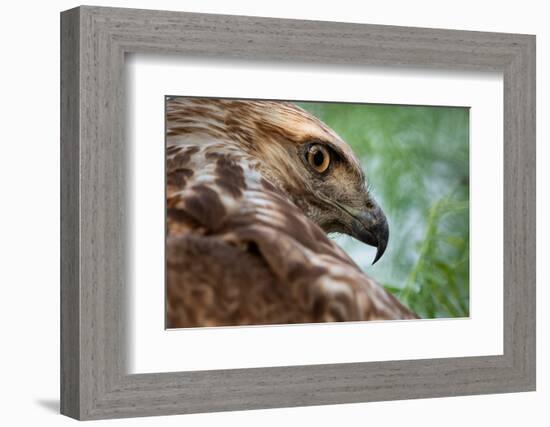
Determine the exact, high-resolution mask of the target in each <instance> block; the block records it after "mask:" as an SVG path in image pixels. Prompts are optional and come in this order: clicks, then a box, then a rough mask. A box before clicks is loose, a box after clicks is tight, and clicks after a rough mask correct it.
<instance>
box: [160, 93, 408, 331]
mask: <svg viewBox="0 0 550 427" xmlns="http://www.w3.org/2000/svg"><path fill="white" fill-rule="evenodd" d="M166 129H167V148H166V174H167V181H166V183H167V189H166V191H167V241H166V253H167V323H168V327H171V328H182V327H196V326H230V325H250V324H282V323H313V322H330V321H358V320H375V319H405V318H414V317H415V315H414V313H412V312H410V311H409V310H408V309H407V308H406V307H404V306H403V305H402V304H401V303H400V302H399V301H398V300H397V299H396V298H394V297H393V296H392V295H391V294H389V293H388V292H387V291H386V290H384V288H383V287H381V286H380V285H379V284H378V283H376V282H375V281H374V280H373V279H371V278H370V277H368V276H367V275H365V274H364V273H363V272H362V271H361V270H360V268H359V267H358V266H357V265H356V264H355V263H354V262H353V261H352V260H351V259H350V257H349V256H348V255H347V254H346V253H345V252H344V251H343V250H342V249H341V248H340V247H339V246H338V245H337V244H335V243H334V242H333V241H332V240H330V239H329V238H328V237H327V235H326V231H332V230H331V229H330V227H331V226H330V225H326V226H325V227H324V228H325V230H324V229H323V228H322V226H321V225H322V224H325V223H326V224H330V223H331V222H330V221H328V220H326V221H325V217H323V214H325V216H326V215H328V213H326V212H325V211H324V210H330V209H334V207H333V206H332V204H331V203H329V205H330V206H328V205H327V204H326V202H323V201H322V200H323V199H326V198H328V199H330V195H329V194H327V192H326V191H324V192H323V191H321V190H319V189H318V188H316V180H317V179H319V177H316V176H314V175H312V174H311V173H310V172H308V170H307V169H306V167H305V166H304V162H303V160H301V157H300V155H299V154H300V150H302V149H303V147H304V145H305V144H307V143H308V141H327V144H329V143H330V144H331V147H333V149H334V150H335V152H336V150H338V151H337V152H338V155H339V156H341V157H339V158H341V159H344V158H345V163H344V162H342V164H341V165H340V169H341V170H340V174H341V175H340V178H339V179H342V177H344V176H345V177H346V179H348V180H351V181H353V182H356V183H357V186H358V187H357V188H359V189H360V191H362V192H364V191H365V187H364V175H363V172H362V171H361V168H360V165H359V162H358V161H357V160H356V158H355V157H354V155H353V152H352V151H351V149H350V148H349V146H348V145H347V144H345V142H343V141H342V140H341V139H340V138H339V137H338V136H337V135H336V134H335V133H334V132H333V131H332V130H331V129H329V128H328V127H327V126H326V125H325V124H323V123H322V122H320V121H319V120H317V119H316V118H314V117H313V116H311V115H309V114H308V113H306V112H305V111H303V110H301V109H299V108H298V107H296V106H295V105H293V104H290V103H282V102H271V101H237V100H219V99H202V98H169V99H168V100H167V123H166ZM331 149H332V148H331ZM336 171H337V170H336V169H335V171H334V172H333V173H336ZM336 176H338V175H336ZM312 177H314V178H312ZM332 179H337V178H334V177H332ZM323 180H324V181H323V182H321V181H319V182H318V183H317V184H318V185H325V184H326V181H327V178H326V177H325V178H323ZM340 184H345V183H343V182H342V183H340ZM333 187H334V188H338V186H333ZM331 188H332V187H331ZM335 191H336V192H337V193H338V197H340V199H343V200H348V199H349V200H352V199H353V197H352V196H353V195H347V196H345V195H344V196H342V195H341V194H340V192H341V190H335ZM335 197H336V196H335ZM346 197H347V199H346ZM319 199H320V200H319ZM335 200H336V199H335ZM350 203H351V202H350ZM323 209H324V210H323ZM327 212H328V211H327ZM338 215H343V214H341V213H338ZM323 221H324V222H323ZM327 221H328V222H327ZM332 222H335V221H332ZM336 222H337V221H336ZM342 222H345V221H344V220H342ZM319 223H321V224H319ZM327 228H328V230H327Z"/></svg>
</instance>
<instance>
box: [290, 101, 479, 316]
mask: <svg viewBox="0 0 550 427" xmlns="http://www.w3.org/2000/svg"><path fill="white" fill-rule="evenodd" d="M297 104H298V105H300V106H301V107H302V108H304V109H306V110H308V111H309V112H311V113H312V114H314V115H315V116H317V117H319V118H320V119H321V120H322V121H323V122H325V123H326V124H327V125H329V126H330V127H331V128H332V129H334V130H335V131H336V132H337V133H338V134H339V135H340V136H341V137H342V138H343V139H344V140H345V141H346V142H347V143H348V144H349V145H351V147H352V148H353V150H354V152H355V154H356V155H357V156H358V158H359V159H360V161H361V164H362V165H363V169H364V171H365V173H366V175H367V179H368V181H369V186H370V188H371V189H372V192H373V193H374V196H375V199H376V200H377V201H378V202H379V204H380V205H381V206H382V209H383V210H384V212H385V213H386V216H387V217H388V222H389V226H390V240H389V244H388V248H387V250H386V253H385V254H384V256H383V257H382V259H381V260H380V261H378V263H376V264H375V265H374V266H372V265H371V262H372V259H373V258H374V253H375V249H374V248H370V247H368V246H366V245H364V244H363V243H361V242H358V241H356V240H354V239H353V238H351V237H349V236H340V235H338V236H332V237H333V238H334V239H335V240H336V241H337V242H338V243H339V244H340V245H341V246H342V247H343V248H344V249H345V250H346V251H347V252H348V254H350V255H351V256H352V258H353V259H354V260H355V261H356V262H357V264H359V266H360V267H361V268H362V269H363V270H364V271H365V272H366V273H367V274H369V275H370V276H372V277H374V278H375V279H376V280H377V281H378V282H380V283H381V284H383V285H384V286H385V287H386V288H387V289H388V290H390V291H391V292H393V293H394V294H395V295H396V296H397V297H398V298H399V299H400V300H401V301H403V302H404V303H405V304H406V305H407V306H409V307H410V308H412V309H413V310H414V311H416V313H418V314H419V315H420V317H422V318H435V317H467V316H468V315H469V202H468V201H469V110H468V108H462V107H456V108H455V107H423V106H394V105H370V104H338V103H309V102H301V103H297Z"/></svg>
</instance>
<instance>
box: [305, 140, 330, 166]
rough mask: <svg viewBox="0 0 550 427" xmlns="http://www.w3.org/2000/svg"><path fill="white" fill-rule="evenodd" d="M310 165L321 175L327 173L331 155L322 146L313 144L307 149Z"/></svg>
mask: <svg viewBox="0 0 550 427" xmlns="http://www.w3.org/2000/svg"><path fill="white" fill-rule="evenodd" d="M307 161H308V163H309V165H310V166H311V167H312V168H313V169H315V171H317V172H319V173H323V172H325V171H326V170H327V169H328V167H329V165H330V153H329V151H328V150H327V149H326V148H325V147H323V146H322V145H320V144H312V145H310V146H309V147H308V149H307Z"/></svg>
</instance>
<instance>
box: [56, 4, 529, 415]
mask: <svg viewBox="0 0 550 427" xmlns="http://www.w3.org/2000/svg"><path fill="white" fill-rule="evenodd" d="M61 88H62V93H61V166H62V171H61V191H62V194H61V233H62V235H61V248H62V253H61V412H62V413H63V414H65V415H68V416H70V417H73V418H77V419H82V420H84V419H102V418H117V417H134V416H151V415H167V414H184V413H195V412H213V411H227V410H243V409H258V408H273V407H285V406H304V405H322V404H336V403H350V402H364V401H379V400H392V399H411V398H423V397H437V396H455V395H466V394H482V393H504V392H515V391H529V390H534V389H535V246H536V245H535V37H534V36H531V35H521V34H504V33H484V32H467V31H455V30H442V29H424V28H407V27H391V26H375V25H364V24H348V23H335V22H316V21H298V20H282V19H271V18H257V17H242V16H224V15H209V14H196V13H183V12H165V11H147V10H134V9H115V8H103V7H88V6H82V7H79V8H76V9H71V10H68V11H65V12H62V14H61Z"/></svg>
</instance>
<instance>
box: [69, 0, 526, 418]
mask: <svg viewBox="0 0 550 427" xmlns="http://www.w3.org/2000/svg"><path fill="white" fill-rule="evenodd" d="M131 52H141V53H143V52H150V53H170V54H178V55H186V56H207V57H220V58H244V59H262V60H278V61H280V60H284V61H294V62H300V63H321V64H348V65H350V66H357V65H363V64H370V65H372V64H375V65H391V66H395V67H399V66H415V67H429V68H438V69H442V68H443V69H450V70H491V71H501V72H503V75H504V170H505V175H504V267H503V268H504V354H503V355H501V356H486V357H464V358H445V359H427V360H409V361H389V362H370V363H349V364H332V365H315V366H290V367H271V368H260V369H235V370H218V371H202V372H197V371H194V372H178V373H157V374H138V375H128V374H127V373H126V371H125V340H126V334H125V329H126V325H125V280H126V277H127V264H126V257H125V253H126V249H127V248H126V247H125V245H126V243H125V242H126V238H125V236H126V234H127V228H126V225H125V209H126V203H125V185H126V181H125V180H126V175H125V166H126V165H125V159H126V156H125V150H126V146H125V138H124V132H125V130H124V117H125V116H124V102H125V84H124V58H125V54H126V53H131ZM61 166H62V167H61V412H62V413H63V414H66V415H68V416H71V417H74V418H78V419H99V418H115V417H133V416H147V415H166V414H182V413H193V412H211V411H227V410H241V409H256V408H273V407H283V406H287V407H288V406H303V405H323V404H335V403H347V402H364V401H379V400H391V399H410V398H423V397H435V396H454V395H466V394H482V393H502V392H516V391H529V390H534V389H535V37H534V36H531V35H519V34H497V33H484V32H469V31H451V30H440V29H424V28H407V27H391V26H378V25H358V24H346V23H335V22H314V21H300V20H281V19H269V18H256V17H243V16H223V15H207V14H194V13H181V12H164V11H146V10H133V9H114V8H100V7H88V6H83V7H79V8H76V9H71V10H68V11H65V12H63V13H62V14H61Z"/></svg>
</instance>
